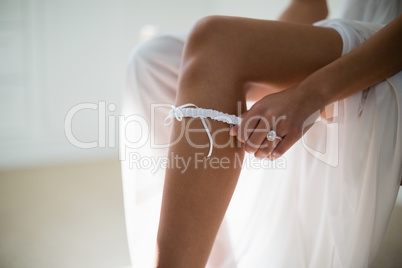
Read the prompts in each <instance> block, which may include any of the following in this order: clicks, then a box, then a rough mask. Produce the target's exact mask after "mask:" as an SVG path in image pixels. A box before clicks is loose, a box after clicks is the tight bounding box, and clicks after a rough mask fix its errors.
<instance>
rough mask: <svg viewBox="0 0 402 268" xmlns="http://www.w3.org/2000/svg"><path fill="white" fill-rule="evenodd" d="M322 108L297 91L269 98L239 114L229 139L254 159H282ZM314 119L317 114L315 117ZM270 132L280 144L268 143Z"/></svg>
mask: <svg viewBox="0 0 402 268" xmlns="http://www.w3.org/2000/svg"><path fill="white" fill-rule="evenodd" d="M324 106H325V104H323V103H322V101H320V100H319V99H318V98H316V97H314V96H309V95H307V94H306V93H305V91H303V90H302V89H301V88H300V87H297V86H296V87H293V88H290V89H287V90H283V91H281V92H278V93H274V94H270V95H267V96H265V97H264V98H262V99H261V100H259V101H258V102H256V103H255V104H254V105H253V106H252V107H251V109H250V110H249V111H247V112H246V113H244V114H242V115H241V117H242V118H243V120H242V123H241V125H240V126H234V127H233V128H232V129H231V131H230V135H231V136H236V137H237V139H239V140H240V141H241V142H243V143H245V150H246V151H247V152H249V153H255V156H256V157H259V158H265V157H268V158H269V159H270V160H275V159H276V158H278V157H280V156H281V155H283V154H284V153H285V152H286V151H287V150H288V149H289V148H290V147H291V146H292V145H293V144H294V143H295V142H296V141H297V140H299V139H300V138H301V136H302V135H303V134H304V133H305V132H306V131H307V130H308V129H309V128H310V127H311V125H312V124H308V125H306V120H307V119H313V120H314V121H315V119H316V118H310V116H311V115H312V114H314V112H316V111H317V110H319V109H321V108H323V107H324ZM317 116H318V113H317ZM270 130H274V131H275V132H276V135H277V136H279V137H282V140H279V139H275V140H274V141H268V139H267V133H268V131H270Z"/></svg>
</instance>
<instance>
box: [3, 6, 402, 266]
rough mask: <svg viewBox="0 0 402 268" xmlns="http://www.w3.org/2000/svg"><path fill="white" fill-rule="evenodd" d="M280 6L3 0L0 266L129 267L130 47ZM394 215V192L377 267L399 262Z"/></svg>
mask: <svg viewBox="0 0 402 268" xmlns="http://www.w3.org/2000/svg"><path fill="white" fill-rule="evenodd" d="M287 4H288V1H275V0H248V1H245V0H230V1H229V0H202V1H201V0H0V267H1V268H3V267H4V268H17V267H18V268H25V267H26V268H28V267H29V268H48V267H49V268H50V267H58V268H68V267H86V268H91V267H96V268H101V267H105V268H106V267H107V268H128V267H131V266H130V260H129V255H128V248H127V241H126V233H125V223H124V208H123V196H122V184H121V175H120V174H121V172H120V163H119V159H118V149H117V148H118V140H117V137H118V133H117V120H118V116H119V110H120V103H121V101H120V97H121V95H120V92H121V90H122V88H123V87H124V85H125V71H126V64H127V58H128V56H129V54H130V51H131V50H132V48H133V47H134V46H135V45H136V44H138V43H139V42H141V41H143V40H146V39H148V38H151V37H152V36H154V35H157V34H164V33H178V32H186V31H188V30H189V28H190V27H191V26H192V25H193V24H194V22H195V21H196V20H197V19H199V18H201V17H203V16H206V15H212V14H225V15H237V16H248V17H255V18H262V19H275V18H277V17H278V16H279V14H280V12H281V11H282V10H283V9H284V8H285V7H286V5H287ZM339 4H340V0H331V1H329V5H330V10H331V11H334V10H336V9H337V7H338V6H339ZM331 15H332V16H333V15H334V13H333V12H332V13H331ZM65 126H67V127H65ZM77 144H85V146H86V147H87V148H86V149H83V148H78V147H77V146H76V145H77ZM401 223H402V197H401V194H400V195H399V197H398V203H397V206H396V207H395V209H394V212H393V216H392V219H391V223H390V228H389V230H388V233H387V237H386V239H385V241H384V243H383V246H382V248H381V250H380V254H379V256H378V257H377V259H376V260H375V261H374V263H373V265H372V267H402V260H401V257H400V256H399V255H400V253H401V252H402V235H401V234H402V232H400V228H399V227H400V225H401ZM398 229H399V230H398ZM398 253H399V254H398Z"/></svg>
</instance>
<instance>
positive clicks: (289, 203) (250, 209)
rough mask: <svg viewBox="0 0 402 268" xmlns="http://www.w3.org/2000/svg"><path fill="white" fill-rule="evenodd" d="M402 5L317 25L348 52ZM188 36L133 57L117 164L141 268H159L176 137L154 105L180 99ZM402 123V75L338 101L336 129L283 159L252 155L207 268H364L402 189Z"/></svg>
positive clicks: (360, 6) (317, 131) (368, 4)
mask: <svg viewBox="0 0 402 268" xmlns="http://www.w3.org/2000/svg"><path fill="white" fill-rule="evenodd" d="M401 2H402V1H399V0H389V1H387V0H383V1H376V0H369V1H363V0H361V1H356V0H355V1H348V3H347V4H346V6H345V8H344V11H343V12H342V13H341V15H340V17H341V18H343V19H336V20H326V21H321V22H318V23H317V25H318V26H325V27H333V28H334V29H336V30H337V31H338V32H339V33H340V34H341V36H342V39H343V43H344V48H343V54H346V53H348V52H349V51H350V50H352V49H353V48H355V47H356V46H358V45H359V44H361V43H362V42H364V41H365V40H366V39H367V38H369V37H370V36H371V35H372V34H374V33H375V32H376V31H378V30H379V29H380V28H381V27H382V25H383V24H385V23H388V22H389V21H391V20H392V19H393V18H395V17H396V16H397V15H398V14H400V13H401V10H402V3H401ZM352 19H355V20H359V21H360V22H357V21H352ZM362 21H363V22H362ZM184 40H185V36H181V37H180V36H161V37H158V38H155V39H153V40H151V41H148V42H146V43H144V44H142V45H141V46H139V47H137V48H136V49H135V50H134V52H133V54H132V56H131V57H130V59H129V66H128V80H127V85H128V86H127V88H126V90H125V91H124V98H123V102H124V104H123V105H124V106H123V111H122V113H123V114H124V115H125V116H127V118H126V120H125V123H123V124H122V125H121V129H120V134H121V142H120V146H121V147H120V151H121V155H120V156H121V158H122V159H125V160H123V161H122V172H123V186H124V201H125V212H126V223H127V235H128V241H129V246H130V253H131V258H132V263H133V267H141V268H142V267H151V266H152V260H153V252H154V247H155V239H156V232H157V227H158V226H157V225H158V219H159V210H160V202H161V193H162V185H163V176H164V164H166V154H167V149H166V146H162V145H163V144H166V143H167V141H168V136H169V135H168V133H169V131H170V130H169V127H167V126H164V125H163V119H164V118H165V116H166V115H167V113H168V111H169V109H167V108H161V107H160V105H159V106H158V105H155V104H165V105H164V107H169V105H167V104H173V103H174V101H175V94H176V88H177V76H178V68H179V67H178V66H179V62H180V56H181V52H182V49H183V44H184ZM130 115H131V116H130ZM129 116H130V117H129ZM151 117H152V118H154V119H155V120H154V121H152V122H151V120H150V118H151ZM151 123H152V125H149V124H151ZM401 126H402V73H401V72H399V73H398V74H396V75H394V76H392V77H390V78H388V79H387V80H385V81H383V82H381V83H379V84H377V85H375V86H373V87H371V88H370V89H368V90H365V91H362V92H359V93H357V94H355V95H353V96H350V97H348V98H346V99H344V100H342V101H339V102H338V103H337V105H336V109H335V116H334V119H333V120H332V121H330V122H329V121H325V120H321V119H320V118H319V119H318V120H317V122H316V123H315V124H314V126H313V127H312V128H311V129H310V130H309V131H308V132H307V133H306V134H305V135H304V137H303V138H302V139H301V140H300V141H299V142H297V143H296V144H295V145H294V146H293V147H292V148H291V149H290V150H289V151H288V152H287V153H286V154H285V155H284V157H283V158H281V159H278V160H277V161H276V162H273V163H270V162H268V161H267V162H260V161H257V160H256V159H253V158H252V157H251V156H250V155H248V156H247V157H246V159H245V163H244V166H243V169H242V174H241V177H240V180H239V183H238V186H237V188H236V191H235V194H234V196H233V199H232V202H231V204H230V206H229V208H228V211H227V213H226V216H225V219H224V222H223V223H222V226H221V229H220V230H219V233H218V236H217V239H216V241H215V244H214V248H213V250H212V253H211V256H210V259H209V261H208V267H219V268H225V267H230V268H232V267H245V268H248V267H256V268H258V267H274V268H277V267H286V268H287V267H297V268H299V267H317V268H322V267H353V268H355V267H367V266H368V265H369V263H370V261H371V260H372V259H373V257H374V256H375V255H376V253H377V251H378V249H379V246H380V244H381V242H382V239H383V237H384V235H385V231H386V229H387V225H388V221H389V217H390V215H391V212H392V209H393V206H394V204H395V200H396V196H397V193H398V190H399V184H400V179H401V177H402V169H401V166H402V165H401V163H402V127H401ZM139 130H141V131H142V132H141V133H142V136H141V134H140V131H139ZM147 130H149V132H148V133H147ZM148 134H149V135H150V136H149V137H148V136H147V135H148ZM147 138H148V139H147ZM130 147H131V148H130ZM157 147H163V148H157Z"/></svg>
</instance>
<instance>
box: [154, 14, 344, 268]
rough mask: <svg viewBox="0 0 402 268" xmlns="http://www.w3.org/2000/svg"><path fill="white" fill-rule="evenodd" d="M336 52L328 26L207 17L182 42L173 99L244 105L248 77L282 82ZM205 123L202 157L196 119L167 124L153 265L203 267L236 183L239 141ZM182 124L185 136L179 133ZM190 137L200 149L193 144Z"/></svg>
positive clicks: (231, 108) (222, 127)
mask: <svg viewBox="0 0 402 268" xmlns="http://www.w3.org/2000/svg"><path fill="white" fill-rule="evenodd" d="M341 51H342V42H341V39H340V37H339V35H338V34H337V33H336V32H335V31H334V30H332V29H326V28H318V27H313V26H308V25H298V24H288V23H281V22H275V21H264V20H254V19H246V18H234V17H207V18H204V19H202V20H201V21H199V22H198V23H197V24H196V26H195V27H194V29H193V30H192V32H191V34H190V37H189V39H188V41H187V43H186V45H185V50H184V54H183V60H182V63H181V71H180V74H179V91H178V96H177V99H176V104H177V105H182V104H185V103H194V104H196V105H197V106H199V107H202V108H210V109H216V110H219V111H222V112H226V113H230V114H235V113H236V108H237V103H238V102H241V105H242V110H243V111H244V109H245V95H246V89H247V85H248V84H249V83H250V82H258V83H264V84H267V85H268V86H271V87H274V88H279V89H284V88H288V87H290V86H292V85H294V84H296V83H299V82H300V81H301V80H302V79H304V78H305V77H306V76H307V75H309V74H310V73H312V72H314V71H315V70H317V69H319V68H320V67H322V66H324V65H326V64H328V63H329V62H331V61H333V60H334V59H336V58H338V57H339V56H340V55H341ZM209 123H210V130H211V134H212V135H214V134H216V133H219V134H217V135H216V136H215V137H214V144H215V146H214V150H213V154H212V156H211V157H210V158H209V160H208V159H206V158H203V157H205V156H206V154H207V152H208V148H206V147H208V138H207V134H206V133H205V131H203V129H204V128H203V126H202V124H201V122H200V120H199V119H195V120H194V119H191V118H184V119H183V121H182V122H178V121H175V122H174V124H173V131H172V136H171V140H172V141H177V142H174V143H173V144H172V146H171V148H170V152H169V157H170V167H169V169H168V170H167V172H166V177H165V186H164V193H163V201H162V210H161V218H160V225H159V232H158V265H159V267H204V266H205V264H206V262H207V259H208V255H209V252H210V250H211V247H212V244H213V241H214V238H215V235H216V232H217V230H218V228H219V225H220V223H221V221H222V218H223V216H224V214H225V211H226V209H227V206H228V204H229V202H230V199H231V196H232V194H233V191H234V189H235V186H236V182H237V179H238V177H239V173H240V170H241V165H240V163H241V161H242V159H243V155H244V147H242V146H240V145H239V144H237V142H236V141H235V140H234V138H233V137H230V136H229V135H228V131H229V128H228V125H226V124H224V123H221V122H217V121H213V120H210V121H209ZM182 127H183V129H185V130H186V131H187V132H188V135H187V137H186V136H183V137H182V138H180V135H181V131H182ZM191 130H199V131H197V132H191ZM190 139H191V140H190ZM194 143H195V144H203V145H206V147H205V146H204V148H196V147H197V146H193V145H194ZM222 144H229V145H227V146H219V145H222ZM246 149H247V148H246ZM183 161H184V162H183ZM184 163H186V164H184Z"/></svg>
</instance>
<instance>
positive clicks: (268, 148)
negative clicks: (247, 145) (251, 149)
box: [254, 139, 279, 158]
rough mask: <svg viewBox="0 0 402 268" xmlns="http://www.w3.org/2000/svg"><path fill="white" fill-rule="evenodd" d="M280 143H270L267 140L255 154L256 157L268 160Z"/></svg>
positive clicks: (277, 141) (276, 141)
mask: <svg viewBox="0 0 402 268" xmlns="http://www.w3.org/2000/svg"><path fill="white" fill-rule="evenodd" d="M278 143H279V140H275V141H269V140H267V139H265V140H264V141H263V143H262V144H261V146H260V148H258V150H257V152H255V154H254V155H255V157H257V158H266V157H268V156H269V154H270V153H271V152H272V151H273V150H274V148H275V147H276V145H277V144H278Z"/></svg>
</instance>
